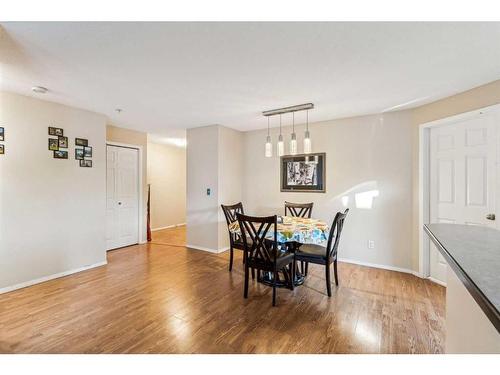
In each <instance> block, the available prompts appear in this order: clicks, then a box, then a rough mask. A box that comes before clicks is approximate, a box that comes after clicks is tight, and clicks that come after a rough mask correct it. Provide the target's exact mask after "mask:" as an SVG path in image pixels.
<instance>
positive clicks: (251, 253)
mask: <svg viewBox="0 0 500 375" xmlns="http://www.w3.org/2000/svg"><path fill="white" fill-rule="evenodd" d="M236 217H237V218H238V223H239V225H240V230H241V234H242V237H243V244H244V246H245V250H244V253H243V254H244V255H243V256H244V258H245V287H244V292H243V297H244V298H248V275H249V270H250V269H251V268H252V269H256V270H257V272H258V274H260V271H263V272H270V273H272V276H273V306H276V281H277V279H278V277H279V276H278V272H279V271H283V274H284V275H287V274H288V272H290V277H287V279H288V281H289V284H290V289H292V290H293V280H294V279H295V267H294V263H295V261H294V254H293V253H292V252H288V251H286V250H284V249H281V248H280V247H279V244H278V241H277V231H276V229H277V221H278V218H277V216H276V215H274V216H267V217H254V216H247V215H243V214H240V213H236ZM268 234H270V236H268ZM269 237H271V238H272V239H270V238H269ZM288 266H289V271H288V270H287V269H286V268H287V267H288Z"/></svg>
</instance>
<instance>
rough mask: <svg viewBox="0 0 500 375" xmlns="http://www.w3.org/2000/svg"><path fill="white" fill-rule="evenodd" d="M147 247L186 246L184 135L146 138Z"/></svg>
mask: <svg viewBox="0 0 500 375" xmlns="http://www.w3.org/2000/svg"><path fill="white" fill-rule="evenodd" d="M147 166H148V170H147V179H148V191H149V218H150V228H151V243H155V244H162V245H169V246H179V247H184V246H186V132H185V131H176V132H175V133H173V134H170V135H161V136H160V135H152V134H148V151H147Z"/></svg>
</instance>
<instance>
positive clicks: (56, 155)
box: [54, 150, 68, 159]
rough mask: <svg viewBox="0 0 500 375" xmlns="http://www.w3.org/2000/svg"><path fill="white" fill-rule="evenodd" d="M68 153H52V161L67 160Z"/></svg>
mask: <svg viewBox="0 0 500 375" xmlns="http://www.w3.org/2000/svg"><path fill="white" fill-rule="evenodd" d="M67 158H68V151H61V150H59V151H54V159H67Z"/></svg>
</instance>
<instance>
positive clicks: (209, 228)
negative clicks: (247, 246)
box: [186, 125, 219, 252]
mask: <svg viewBox="0 0 500 375" xmlns="http://www.w3.org/2000/svg"><path fill="white" fill-rule="evenodd" d="M186 136H187V171H186V172H187V196H186V202H187V207H186V224H187V233H186V234H187V245H188V246H190V247H195V248H199V249H206V250H209V251H214V252H216V251H217V250H218V247H219V238H218V237H219V229H218V227H219V224H218V221H219V214H218V209H219V207H218V203H219V201H218V185H219V182H218V173H219V172H218V163H219V160H218V152H219V151H218V144H219V142H218V138H219V130H218V126H216V125H214V126H205V127H201V128H195V129H188V130H187V132H186ZM208 188H209V189H210V190H211V194H210V195H207V189H208Z"/></svg>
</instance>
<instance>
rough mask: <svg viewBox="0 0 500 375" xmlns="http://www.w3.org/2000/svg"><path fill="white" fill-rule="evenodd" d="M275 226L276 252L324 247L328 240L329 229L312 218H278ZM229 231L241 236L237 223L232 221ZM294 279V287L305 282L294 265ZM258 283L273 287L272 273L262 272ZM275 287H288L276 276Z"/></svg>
mask: <svg viewBox="0 0 500 375" xmlns="http://www.w3.org/2000/svg"><path fill="white" fill-rule="evenodd" d="M277 219H278V222H277V225H276V239H277V242H278V244H279V245H281V246H280V248H279V250H278V251H289V250H291V251H295V250H296V249H298V248H299V247H300V246H301V245H303V244H315V245H324V246H326V241H327V239H328V232H329V227H328V224H327V223H325V222H324V221H322V220H319V219H314V218H303V217H295V216H278V217H277ZM229 231H230V232H231V233H233V234H235V235H238V236H241V230H240V225H239V223H238V221H234V222H233V223H231V224H230V225H229ZM267 236H268V238H269V239H270V240H273V239H274V233H273V232H269V233H268V235H267ZM295 267H296V268H295V270H296V271H295V279H294V285H295V286H298V285H302V284H303V283H304V280H305V275H304V274H302V273H301V272H300V270H299V269H298V267H297V264H296V263H295ZM258 281H259V282H262V283H264V284H266V285H271V286H272V285H273V281H274V276H273V274H272V272H264V274H263V276H262V277H261V278H258ZM276 286H277V287H288V283H287V282H286V280H285V277H280V275H279V274H278V275H277V280H276Z"/></svg>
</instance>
